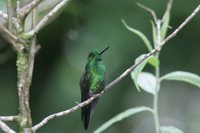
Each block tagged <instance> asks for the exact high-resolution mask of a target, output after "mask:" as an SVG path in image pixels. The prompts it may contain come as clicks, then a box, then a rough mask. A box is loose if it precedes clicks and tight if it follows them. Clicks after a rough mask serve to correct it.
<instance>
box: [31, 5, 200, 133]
mask: <svg viewBox="0 0 200 133" xmlns="http://www.w3.org/2000/svg"><path fill="white" fill-rule="evenodd" d="M199 10H200V5H199V6H198V7H197V8H196V9H195V10H194V11H193V12H192V14H191V15H190V16H189V17H188V18H186V20H185V21H184V22H183V23H182V24H181V25H180V26H179V27H178V28H177V29H176V30H175V31H174V32H173V33H171V34H170V35H169V36H168V37H167V38H166V39H165V40H163V41H162V42H161V43H160V45H158V47H157V48H155V49H153V50H152V51H150V52H149V53H147V54H145V56H143V58H142V59H141V60H140V61H138V62H136V63H135V64H134V65H133V66H131V67H130V68H128V69H126V70H125V71H124V72H123V73H122V74H121V75H120V76H119V77H117V78H116V79H115V80H113V81H112V82H111V83H110V84H108V85H107V86H106V87H105V89H104V90H103V91H102V92H100V93H98V94H96V95H94V96H93V97H91V98H90V99H88V100H86V101H84V102H82V103H79V104H77V105H76V106H74V107H72V108H70V109H68V110H65V111H61V112H58V113H54V114H52V115H49V116H47V117H46V118H44V119H43V120H42V121H41V122H40V123H38V124H37V125H35V126H34V127H33V128H32V130H33V131H36V130H38V129H39V128H41V127H42V126H44V125H45V124H47V123H48V122H49V121H50V120H52V119H54V118H58V117H61V116H64V115H67V114H69V113H72V112H74V111H76V110H78V109H80V108H82V107H84V106H86V105H88V104H89V103H91V102H92V101H93V100H94V99H96V98H98V97H101V95H103V93H104V92H106V91H108V90H109V89H111V88H112V87H113V86H114V85H116V84H117V83H118V82H119V81H121V80H122V79H123V78H124V77H126V76H127V75H128V74H129V73H130V72H132V71H134V69H135V68H136V67H138V66H139V65H140V64H141V63H142V62H143V61H144V60H146V59H147V58H148V57H150V56H152V55H154V54H156V53H157V52H159V51H160V50H161V48H162V47H163V46H164V45H165V44H166V42H168V41H169V40H170V39H172V38H173V37H174V36H175V35H176V34H177V33H178V32H179V31H180V30H181V29H182V28H183V27H184V26H185V25H186V24H187V23H188V22H189V21H190V20H191V19H192V18H193V17H194V16H195V15H196V14H197V13H198V12H199Z"/></svg>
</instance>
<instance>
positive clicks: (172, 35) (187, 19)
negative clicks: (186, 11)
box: [161, 4, 200, 45]
mask: <svg viewBox="0 0 200 133" xmlns="http://www.w3.org/2000/svg"><path fill="white" fill-rule="evenodd" d="M199 10H200V4H199V5H198V6H197V8H196V9H195V10H194V11H193V12H192V14H190V16H188V17H187V18H186V19H185V21H184V22H183V23H182V24H181V25H180V26H179V27H178V28H177V29H176V30H175V31H174V32H173V33H171V34H170V35H169V36H168V37H167V38H166V39H165V40H163V41H162V42H161V45H163V44H165V43H166V42H168V41H169V40H170V39H172V38H173V37H174V36H176V34H177V33H178V32H179V31H180V30H181V29H182V28H183V27H184V26H185V25H186V24H187V23H188V22H189V21H190V20H191V19H192V18H193V17H194V16H195V15H196V14H197V13H198V12H199Z"/></svg>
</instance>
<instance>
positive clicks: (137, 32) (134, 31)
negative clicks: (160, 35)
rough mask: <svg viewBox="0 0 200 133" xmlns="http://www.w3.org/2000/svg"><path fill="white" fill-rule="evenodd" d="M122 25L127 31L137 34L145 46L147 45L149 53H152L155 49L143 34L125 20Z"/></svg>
mask: <svg viewBox="0 0 200 133" xmlns="http://www.w3.org/2000/svg"><path fill="white" fill-rule="evenodd" d="M122 23H123V24H124V26H125V27H126V29H128V30H129V31H131V32H133V33H135V34H136V35H138V36H139V37H140V38H141V39H142V40H143V42H144V44H145V45H146V47H147V49H148V50H149V51H151V50H152V49H153V48H152V46H151V43H150V41H149V40H148V39H147V37H146V36H145V35H144V34H143V33H142V32H140V31H139V30H136V29H134V28H131V27H130V26H129V25H128V24H127V23H126V22H125V21H124V20H123V19H122Z"/></svg>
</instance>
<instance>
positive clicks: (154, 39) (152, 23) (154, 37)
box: [151, 21, 157, 46]
mask: <svg viewBox="0 0 200 133" xmlns="http://www.w3.org/2000/svg"><path fill="white" fill-rule="evenodd" d="M151 25H152V34H153V43H154V46H156V43H157V42H156V40H157V31H156V26H155V24H154V22H153V21H151Z"/></svg>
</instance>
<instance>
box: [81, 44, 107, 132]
mask: <svg viewBox="0 0 200 133" xmlns="http://www.w3.org/2000/svg"><path fill="white" fill-rule="evenodd" d="M108 48H109V47H107V48H106V49H104V50H103V51H102V52H100V51H99V50H98V49H95V50H94V51H93V52H90V54H89V56H88V61H87V64H86V67H85V71H84V73H83V76H82V77H81V80H80V87H81V102H83V101H85V100H87V99H89V98H90V97H91V96H93V95H94V94H97V93H99V92H100V91H102V90H103V89H104V87H105V84H106V71H105V66H104V65H103V64H102V62H101V60H102V57H101V55H102V53H103V52H105V51H106V50H107V49H108ZM97 102H98V98H97V99H95V100H94V101H92V102H91V103H90V104H88V105H86V106H85V107H83V108H82V109H81V119H82V121H83V123H84V128H85V129H87V128H88V125H89V120H90V113H91V111H92V109H94V107H95V105H96V104H97Z"/></svg>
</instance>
